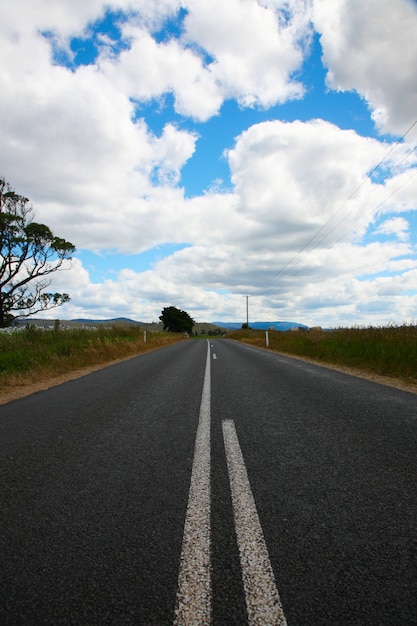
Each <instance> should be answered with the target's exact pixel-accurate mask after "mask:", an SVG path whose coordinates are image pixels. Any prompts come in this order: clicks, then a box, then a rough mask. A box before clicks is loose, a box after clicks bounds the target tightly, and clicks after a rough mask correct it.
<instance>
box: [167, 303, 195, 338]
mask: <svg viewBox="0 0 417 626" xmlns="http://www.w3.org/2000/svg"><path fill="white" fill-rule="evenodd" d="M159 319H160V320H161V322H162V323H163V325H164V330H170V331H171V332H174V333H191V332H192V331H193V326H194V324H195V321H194V320H193V318H192V317H190V316H189V315H188V313H186V312H185V311H181V310H180V309H177V308H176V307H175V306H168V307H165V308H164V309H162V315H160V316H159Z"/></svg>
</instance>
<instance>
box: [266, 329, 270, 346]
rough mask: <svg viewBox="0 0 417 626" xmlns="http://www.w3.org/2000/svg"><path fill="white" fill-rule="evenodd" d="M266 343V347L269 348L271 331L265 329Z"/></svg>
mask: <svg viewBox="0 0 417 626" xmlns="http://www.w3.org/2000/svg"><path fill="white" fill-rule="evenodd" d="M265 343H266V347H267V348H269V333H268V331H267V330H266V331H265Z"/></svg>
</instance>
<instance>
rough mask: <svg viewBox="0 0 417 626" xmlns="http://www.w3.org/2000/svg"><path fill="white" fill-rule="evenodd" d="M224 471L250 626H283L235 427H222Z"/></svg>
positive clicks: (230, 425) (274, 583) (280, 606)
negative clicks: (228, 481) (228, 483)
mask: <svg viewBox="0 0 417 626" xmlns="http://www.w3.org/2000/svg"><path fill="white" fill-rule="evenodd" d="M222 427H223V438H224V445H225V449H226V458H227V468H228V471H229V480H230V489H231V494H232V504H233V512H234V519H235V527H236V537H237V542H238V547H239V555H240V564H241V568H242V578H243V587H244V590H245V599H246V608H247V612H248V624H249V625H250V626H271V625H273V626H286V624H287V621H286V619H285V616H284V612H283V609H282V604H281V600H280V597H279V593H278V589H277V586H276V582H275V577H274V572H273V570H272V566H271V562H270V560H269V554H268V549H267V547H266V543H265V539H264V535H263V531H262V527H261V524H260V521H259V516H258V512H257V510H256V505H255V500H254V498H253V495H252V491H251V488H250V484H249V480H248V474H247V471H246V467H245V461H244V459H243V455H242V451H241V449H240V445H239V440H238V438H237V434H236V429H235V425H234V423H233V421H232V420H225V421H224V422H223V423H222Z"/></svg>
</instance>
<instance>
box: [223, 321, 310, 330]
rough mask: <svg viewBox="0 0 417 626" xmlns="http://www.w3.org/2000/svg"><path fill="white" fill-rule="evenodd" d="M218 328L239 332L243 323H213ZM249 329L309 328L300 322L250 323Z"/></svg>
mask: <svg viewBox="0 0 417 626" xmlns="http://www.w3.org/2000/svg"><path fill="white" fill-rule="evenodd" d="M213 324H215V325H216V326H220V327H221V328H231V329H233V330H238V329H239V328H242V322H213ZM249 327H250V328H254V329H256V330H268V329H269V328H275V330H290V329H291V328H308V326H306V325H305V324H300V323H299V322H249Z"/></svg>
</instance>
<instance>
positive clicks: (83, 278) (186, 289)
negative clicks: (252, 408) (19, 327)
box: [0, 0, 417, 327]
mask: <svg viewBox="0 0 417 626" xmlns="http://www.w3.org/2000/svg"><path fill="white" fill-rule="evenodd" d="M416 33H417V1H416V0H332V1H331V2H330V1H329V0H227V1H225V0H107V1H106V2H103V1H102V0H89V2H85V0H55V1H54V0H0V59H1V64H0V177H3V178H5V179H6V180H7V181H8V182H9V183H10V185H11V186H12V188H13V189H14V190H15V191H16V192H17V193H19V194H22V195H24V196H26V197H28V198H30V200H31V202H32V204H33V208H34V215H35V220H36V221H38V222H41V223H45V224H47V225H48V226H49V227H50V228H51V229H52V231H53V232H54V234H55V235H57V236H59V237H63V238H65V239H67V240H68V241H71V242H72V243H73V244H74V245H75V246H76V248H77V252H76V254H75V255H74V257H73V259H72V261H71V263H70V264H69V265H68V266H67V267H66V268H65V270H64V271H61V272H57V273H56V274H54V276H53V283H52V285H51V287H50V289H52V290H54V291H59V292H67V293H69V294H70V296H71V301H70V302H69V303H68V304H66V305H64V306H62V307H61V308H60V309H58V310H56V311H52V312H48V313H44V317H60V318H61V319H74V318H80V317H81V318H94V319H108V318H116V317H129V318H131V319H135V320H138V321H143V322H152V321H157V320H158V317H159V315H160V314H161V311H162V309H163V308H164V307H165V306H175V307H178V308H180V309H182V310H185V311H187V313H189V314H190V315H191V316H192V317H193V318H194V319H195V320H196V321H199V322H203V321H205V322H210V321H234V322H236V321H242V322H245V321H246V303H247V301H248V311H249V321H251V320H252V321H256V320H258V321H259V320H263V321H267V320H268V321H278V320H281V321H284V320H290V321H296V322H299V323H303V324H306V325H309V326H323V327H339V326H369V325H377V326H380V325H387V324H402V323H407V324H409V323H415V320H416V318H417V255H416V249H417V212H416V211H417V37H416ZM246 296H250V298H248V300H247V299H246Z"/></svg>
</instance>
